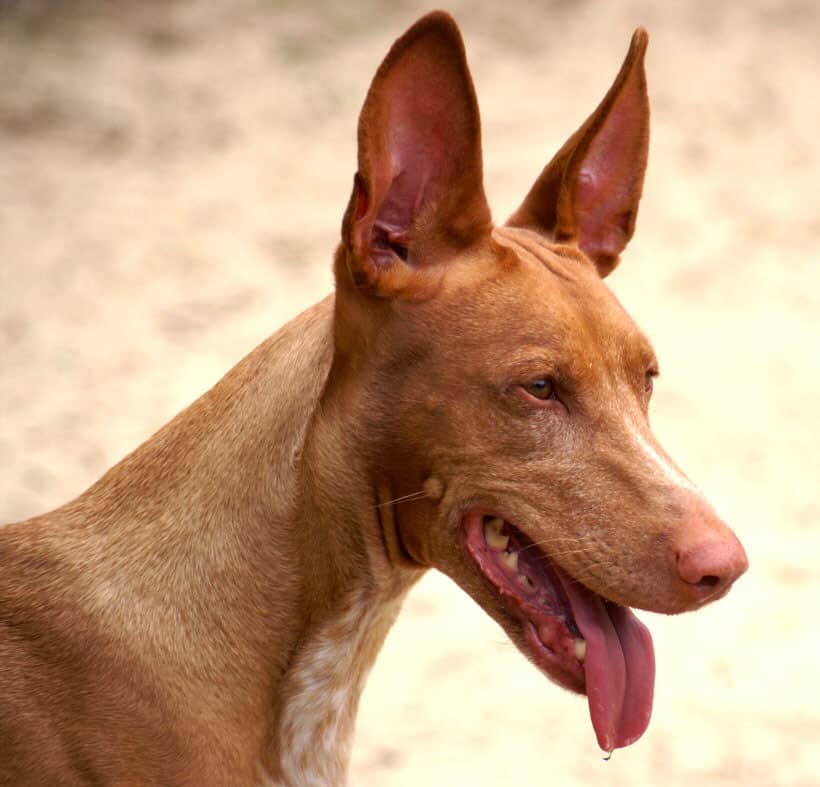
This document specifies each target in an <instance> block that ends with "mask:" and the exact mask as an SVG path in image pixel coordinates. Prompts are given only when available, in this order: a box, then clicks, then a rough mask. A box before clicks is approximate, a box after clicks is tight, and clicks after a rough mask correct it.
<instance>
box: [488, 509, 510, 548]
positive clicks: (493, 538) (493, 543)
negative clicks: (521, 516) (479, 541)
mask: <svg viewBox="0 0 820 787" xmlns="http://www.w3.org/2000/svg"><path fill="white" fill-rule="evenodd" d="M484 540H485V541H486V542H487V546H489V547H492V548H493V549H498V550H502V551H503V550H505V549H506V548H507V545H508V544H509V543H510V537H509V536H508V535H505V534H504V520H503V519H501V517H498V516H497V517H493V518H492V519H488V520H487V521H486V522H485V523H484Z"/></svg>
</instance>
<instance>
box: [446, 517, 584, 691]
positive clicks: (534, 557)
mask: <svg viewBox="0 0 820 787" xmlns="http://www.w3.org/2000/svg"><path fill="white" fill-rule="evenodd" d="M495 516H496V515H495V513H494V512H492V511H490V510H488V509H484V508H479V507H474V508H471V509H469V510H467V511H466V512H465V513H464V514H463V516H462V524H463V527H462V532H463V538H464V542H465V549H466V551H467V552H468V554H469V555H470V557H471V558H472V560H473V561H474V562H475V564H476V566H477V568H478V570H479V572H480V573H481V575H482V576H483V577H484V579H485V580H486V581H487V582H488V583H489V584H490V585H491V586H492V587H493V589H494V591H495V592H496V593H497V594H498V595H499V596H500V601H501V604H502V607H503V609H504V611H505V612H506V614H507V615H508V618H509V620H510V622H511V623H512V624H514V625H515V626H516V627H517V628H518V630H519V633H520V635H521V636H520V637H518V638H515V639H518V640H519V642H520V645H521V646H523V647H522V649H523V650H524V652H525V654H526V655H527V656H528V658H529V659H530V660H531V661H532V662H533V663H534V664H535V665H536V666H537V667H538V668H539V669H540V670H541V671H542V672H544V673H546V674H547V676H548V677H549V678H551V679H552V680H553V681H554V682H556V683H558V684H559V685H561V686H563V687H564V688H567V689H569V690H571V691H575V692H578V693H581V694H583V693H585V691H586V681H585V671H584V665H583V663H582V662H581V661H579V659H578V658H577V656H576V642H578V640H579V638H580V637H581V634H580V632H579V629H578V626H577V624H576V623H575V620H574V617H573V614H572V611H571V608H570V605H569V602H568V600H567V598H566V595H565V593H564V589H563V586H562V584H561V582H560V580H559V579H558V576H557V575H556V574H555V570H556V568H557V567H556V566H555V565H554V564H553V563H552V561H551V559H550V558H549V557H548V556H547V555H546V554H545V553H544V552H543V551H542V550H540V549H539V548H538V547H537V546H536V545H535V543H534V542H533V541H532V539H530V538H529V537H528V536H527V535H526V533H524V531H523V530H521V529H520V528H519V527H517V526H516V525H514V524H512V523H511V522H510V520H509V519H507V518H506V517H502V516H499V517H498V518H499V519H502V520H503V521H504V523H505V525H506V526H507V527H508V528H509V530H510V531H511V536H510V538H511V542H512V544H513V545H514V547H515V550H514V552H513V554H516V556H517V557H518V558H519V559H520V562H521V567H522V570H521V571H520V572H519V569H518V568H517V567H511V566H510V565H509V563H510V561H507V560H505V555H506V554H509V553H504V552H501V551H496V550H493V549H492V548H491V547H489V546H488V545H487V542H486V541H485V534H484V523H485V521H488V520H490V519H492V518H495ZM512 563H513V565H515V561H512ZM520 575H523V576H524V577H525V578H529V579H531V580H534V581H535V588H534V589H531V588H529V586H525V587H522V586H521V584H520V582H519V581H518V580H519V579H520V578H521V576H520ZM525 588H526V589H525Z"/></svg>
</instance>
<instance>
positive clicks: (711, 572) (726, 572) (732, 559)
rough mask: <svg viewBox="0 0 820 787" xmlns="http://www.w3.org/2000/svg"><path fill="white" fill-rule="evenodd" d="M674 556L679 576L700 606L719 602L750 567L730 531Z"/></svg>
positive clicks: (739, 544) (740, 546)
mask: <svg viewBox="0 0 820 787" xmlns="http://www.w3.org/2000/svg"><path fill="white" fill-rule="evenodd" d="M726 530H727V532H726V533H725V534H722V535H721V536H720V537H713V538H712V539H710V540H707V541H701V542H700V543H698V544H695V545H694V546H691V547H687V548H686V549H684V550H682V551H679V552H678V554H677V563H678V574H679V576H680V578H681V579H682V580H683V581H684V582H685V583H686V584H687V585H689V587H690V588H691V590H692V591H694V594H695V596H696V597H697V599H698V600H699V601H700V603H705V602H707V601H711V600H714V599H716V598H720V596H723V595H724V594H725V593H727V592H728V590H729V588H730V587H731V586H732V583H733V582H734V581H735V580H736V579H737V578H738V577H740V576H741V575H742V574H743V573H744V572H745V571H746V569H747V568H748V567H749V559H748V558H747V557H746V551H745V550H744V549H743V545H742V544H741V543H740V541H739V540H738V539H737V536H735V534H734V533H732V531H731V530H729V529H728V528H726Z"/></svg>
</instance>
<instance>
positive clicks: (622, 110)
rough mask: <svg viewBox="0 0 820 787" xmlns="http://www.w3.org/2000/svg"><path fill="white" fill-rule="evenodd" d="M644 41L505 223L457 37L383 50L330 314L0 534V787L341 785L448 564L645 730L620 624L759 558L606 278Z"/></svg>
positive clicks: (644, 700)
mask: <svg viewBox="0 0 820 787" xmlns="http://www.w3.org/2000/svg"><path fill="white" fill-rule="evenodd" d="M646 42H647V37H646V34H645V33H644V32H643V31H642V30H639V31H637V32H636V33H635V36H634V37H633V40H632V45H631V47H630V50H629V53H628V55H627V57H626V60H625V62H624V65H623V67H622V69H621V71H620V73H619V74H618V77H617V79H616V80H615V83H614V85H613V86H612V88H611V90H610V91H609V93H608V94H607V96H606V97H605V98H604V100H603V102H602V103H601V105H600V106H599V107H598V109H597V110H596V111H595V112H594V113H593V114H592V116H591V117H590V118H589V120H587V122H586V123H584V125H583V126H582V127H581V128H580V129H579V130H578V131H577V132H576V133H575V134H574V135H573V136H572V137H571V138H570V140H569V141H568V142H567V144H566V145H565V146H564V147H563V148H562V149H561V150H560V151H559V153H558V154H557V155H556V156H555V158H554V159H553V160H552V161H551V162H550V164H549V165H548V166H547V167H546V169H545V170H544V171H543V172H542V173H541V175H540V176H539V177H538V179H537V181H536V183H535V185H534V186H533V188H532V190H531V191H530V193H529V195H528V196H527V197H526V199H525V200H524V203H523V204H522V206H521V208H520V209H519V210H518V211H517V212H516V213H515V214H514V215H513V217H512V218H511V219H510V220H509V221H508V222H507V223H506V224H504V225H502V226H493V224H492V222H491V219H490V211H489V208H488V206H487V202H486V200H485V197H484V191H483V185H482V163H481V142H480V133H479V117H478V107H477V104H476V99H475V95H474V91H473V86H472V82H471V79H470V75H469V72H468V69H467V64H466V60H465V55H464V49H463V45H462V42H461V39H460V36H459V33H458V29H457V27H456V25H455V23H454V22H453V21H452V20H451V19H450V18H449V17H448V16H447V15H445V14H443V13H434V14H431V15H429V16H426V17H424V18H423V19H422V20H420V21H419V22H418V23H417V24H416V25H414V26H413V27H412V28H411V29H410V30H409V31H408V32H407V33H406V34H405V35H404V36H403V37H402V38H401V39H399V40H398V41H397V42H396V44H395V45H394V46H393V48H392V49H391V51H390V53H389V54H388V56H387V58H386V59H385V61H384V63H382V65H381V67H380V68H379V70H378V72H377V74H376V76H375V78H374V80H373V84H372V86H371V88H370V91H369V93H368V96H367V99H366V101H365V104H364V108H363V110H362V114H361V119H360V124H359V167H358V173H357V175H356V178H355V182H354V186H353V194H352V196H351V199H350V203H349V205H348V208H347V212H346V213H345V217H344V222H343V227H342V242H341V244H340V246H339V249H338V251H337V253H336V258H335V273H336V285H337V286H336V295H335V297H333V296H331V297H328V298H326V299H325V300H323V301H322V302H320V303H318V304H317V305H316V306H314V307H313V308H311V309H309V310H307V311H306V312H304V313H303V314H302V315H301V316H299V317H297V318H296V319H295V320H293V321H292V322H291V323H289V324H288V325H286V326H285V327H284V328H282V329H281V330H280V331H279V332H278V333H276V334H275V335H274V336H273V337H272V338H270V339H269V340H268V341H266V342H265V343H263V344H262V345H261V346H260V347H258V348H257V349H256V350H255V351H254V352H252V353H251V354H250V355H249V356H248V357H247V358H245V359H244V360H243V361H242V362H241V363H240V364H239V365H238V366H237V367H236V368H235V369H233V370H232V371H231V372H229V373H228V374H227V376H226V377H225V378H224V379H223V380H222V381H221V382H220V383H219V384H218V385H216V386H215V387H214V388H213V389H212V390H211V391H209V392H208V393H207V394H205V395H204V396H203V397H202V398H201V399H199V400H198V401H197V402H195V403H194V404H193V405H191V407H189V408H188V409H187V410H185V411H184V412H183V413H181V414H180V415H179V416H178V417H177V418H176V419H174V420H173V421H172V422H171V423H170V424H168V425H167V426H166V427H165V428H163V429H162V430H160V431H159V432H158V433H157V434H156V435H155V436H154V437H152V438H151V439H150V440H149V441H148V442H147V443H145V444H144V445H143V446H141V447H140V448H139V449H138V450H137V451H135V452H134V453H133V454H131V455H130V456H128V457H127V458H126V459H124V460H123V461H122V462H121V463H120V464H118V465H117V466H116V467H114V468H113V469H112V470H110V471H109V472H108V473H107V474H106V475H105V476H103V478H102V479H101V480H100V481H98V482H97V483H96V484H95V485H94V486H92V487H91V488H90V489H89V490H88V491H87V492H85V493H84V494H83V495H81V496H80V497H79V498H77V499H76V500H74V501H72V502H70V503H68V504H67V505H65V506H63V507H62V508H60V509H58V510H56V511H54V512H52V513H50V514H46V515H44V516H41V517H37V518H35V519H32V520H29V521H27V522H22V523H19V524H15V525H9V526H7V527H5V528H4V529H3V530H2V531H0V698H2V702H0V784H3V785H79V784H114V783H116V784H122V785H124V784H141V785H145V784H162V785H182V784H187V785H198V786H201V785H251V784H280V785H282V784H283V785H293V786H300V787H301V786H302V785H339V784H343V783H344V781H345V773H346V770H347V762H348V758H349V753H350V743H351V734H352V730H353V724H354V718H355V714H356V707H357V704H358V699H359V695H360V693H361V690H362V687H363V685H364V680H365V676H366V674H367V671H368V670H369V668H370V666H371V665H372V663H373V660H374V659H375V658H376V654H377V653H378V651H379V648H380V647H381V644H382V641H383V640H384V637H385V635H386V633H387V630H388V629H389V628H390V625H391V624H392V622H393V620H394V619H395V617H396V615H397V613H398V611H399V608H400V606H401V601H402V599H403V598H404V596H405V594H406V593H407V591H408V589H409V588H410V587H411V586H412V585H413V584H414V583H415V582H416V581H417V580H418V578H419V577H420V576H421V575H422V573H423V572H424V571H425V570H426V569H428V568H431V567H434V568H437V569H439V570H441V571H443V572H445V573H446V574H448V575H449V576H450V577H452V578H453V579H454V580H455V581H456V582H457V583H458V584H459V585H460V586H461V587H462V588H464V590H466V591H467V592H468V593H469V594H470V595H471V596H472V597H473V598H474V599H475V600H476V601H477V602H478V603H479V604H480V605H481V606H482V607H483V608H484V609H485V610H486V611H487V612H488V614H490V615H491V616H492V617H493V618H495V619H496V620H497V621H498V622H499V623H500V624H501V625H502V626H503V627H504V629H505V630H506V632H507V633H508V635H509V636H510V638H511V639H512V640H513V642H515V644H516V645H517V646H518V647H519V648H520V649H521V651H522V652H523V653H524V654H525V655H526V656H527V657H528V658H529V659H530V660H531V661H533V662H534V663H535V665H536V666H538V667H539V668H540V669H541V670H542V671H543V672H544V673H545V674H546V675H547V676H548V677H550V678H551V679H552V680H554V681H556V682H557V683H559V684H560V685H562V686H565V687H567V688H570V689H572V690H574V691H577V692H579V693H586V694H587V695H588V700H589V709H590V714H591V718H592V724H593V727H594V729H595V732H596V735H597V738H598V741H599V743H600V745H601V747H602V748H603V749H605V750H612V749H613V748H615V747H619V746H626V745H628V744H629V743H631V742H633V741H634V740H636V739H637V738H638V737H639V736H640V735H641V734H642V733H643V731H644V729H645V728H646V726H647V724H648V722H649V716H650V712H651V706H652V692H653V680H654V656H653V651H652V642H651V639H650V637H649V634H648V632H647V630H646V629H645V628H644V627H643V626H642V625H641V624H640V623H639V622H638V621H637V619H636V618H635V616H634V615H633V614H632V612H631V611H630V610H629V607H630V606H636V607H640V608H643V609H649V610H655V611H658V612H666V613H676V612H682V611H684V610H691V609H696V608H698V607H700V606H702V605H703V604H705V603H707V602H709V601H712V600H714V599H716V598H719V597H721V596H722V595H724V594H725V593H726V592H727V591H728V589H729V587H730V586H731V584H732V583H733V582H734V580H735V579H737V578H738V577H739V576H740V575H741V574H742V573H743V572H744V571H745V569H746V566H747V562H746V556H745V554H744V551H743V548H742V547H741V545H740V543H739V542H738V540H737V539H736V538H735V536H734V535H733V534H732V532H731V531H730V530H729V529H728V528H727V527H726V525H725V524H723V522H721V520H720V519H718V517H717V516H716V515H715V514H714V512H713V511H712V509H711V508H710V507H709V504H708V503H707V502H706V501H705V500H704V498H703V497H702V495H701V494H700V493H699V492H698V490H697V489H696V488H695V487H694V486H693V485H692V484H691V483H690V482H689V481H688V480H687V478H686V477H685V476H684V475H683V474H682V473H681V472H680V471H679V470H678V469H677V468H676V467H675V465H674V464H673V463H672V462H671V461H670V460H669V459H668V458H667V456H666V454H665V453H664V452H663V450H662V449H661V448H660V447H659V445H658V444H657V443H656V442H655V440H654V438H653V437H652V434H651V432H650V430H649V426H648V422H647V409H648V406H649V398H650V394H651V392H652V380H653V377H654V376H655V375H656V374H657V362H656V360H655V356H654V354H653V352H652V349H651V346H650V344H649V342H648V341H647V339H646V338H645V337H644V336H643V334H642V333H641V332H640V331H639V330H638V328H637V327H636V326H635V325H634V323H633V322H632V320H631V319H630V318H629V317H628V316H627V314H626V313H625V312H624V311H623V309H622V308H621V306H620V305H619V303H618V302H617V301H616V300H615V298H614V297H613V295H612V294H611V293H610V291H609V290H608V289H607V288H606V286H605V285H604V284H603V282H602V280H601V279H602V277H603V276H605V275H607V274H608V273H609V272H610V271H611V270H612V269H613V268H614V267H615V265H616V263H617V261H618V256H619V254H620V253H621V251H622V250H623V248H624V246H625V245H626V243H627V241H628V240H629V238H630V237H631V235H632V233H633V229H634V226H635V217H636V214H637V210H638V200H639V198H640V194H641V186H642V181H643V175H644V169H645V165H646V157H647V143H648V135H649V127H648V122H649V110H648V103H647V96H646V86H645V79H644V72H643V55H644V51H645V49H646Z"/></svg>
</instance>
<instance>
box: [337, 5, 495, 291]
mask: <svg viewBox="0 0 820 787" xmlns="http://www.w3.org/2000/svg"><path fill="white" fill-rule="evenodd" d="M489 220H490V217H489V208H488V206H487V203H486V199H485V197H484V188H483V176H482V163H481V133H480V121H479V115H478V105H477V102H476V98H475V91H474V89H473V84H472V80H471V78H470V74H469V70H468V68H467V61H466V56H465V53H464V46H463V43H462V41H461V36H460V34H459V32H458V28H457V27H456V24H455V22H454V21H453V20H452V19H451V18H450V17H449V16H448V15H447V14H444V13H442V12H435V13H433V14H429V15H428V16H426V17H423V18H422V19H421V20H419V22H417V23H416V24H415V25H413V27H411V28H410V30H408V31H407V33H405V34H404V35H403V36H402V37H401V38H400V39H399V40H398V41H396V43H395V44H394V45H393V47H392V49H391V50H390V52H389V53H388V55H387V57H386V58H385V60H384V62H383V63H382V64H381V66H380V68H379V70H378V71H377V73H376V76H375V77H374V79H373V83H372V85H371V87H370V90H369V92H368V95H367V98H366V100H365V104H364V107H363V109H362V113H361V116H360V119H359V170H358V174H357V177H356V181H355V184H354V194H353V197H352V198H351V204H350V206H349V208H348V212H347V214H346V217H345V221H344V225H343V240H344V242H345V243H346V245H347V246H348V247H349V250H350V254H349V255H348V266H349V267H350V270H351V273H352V274H353V276H354V279H355V280H357V281H358V282H360V283H362V284H365V285H366V286H369V287H370V289H372V290H375V291H377V292H378V291H380V290H383V289H384V288H385V286H386V284H387V282H388V280H389V281H392V282H394V283H395V282H397V281H404V280H405V279H406V276H403V275H401V276H398V277H397V275H396V273H397V272H396V271H395V270H392V273H390V274H389V275H385V272H386V271H389V270H391V269H395V268H396V267H397V266H406V267H410V268H412V267H420V266H424V265H426V264H429V263H431V262H434V261H435V260H436V259H437V258H441V256H442V255H441V253H440V252H441V251H442V250H444V249H453V248H458V247H463V246H464V245H467V244H469V243H471V242H472V241H473V240H474V239H475V238H476V237H477V236H478V235H479V234H480V233H481V232H482V231H486V228H487V227H488V225H489ZM385 294H386V293H385Z"/></svg>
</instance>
